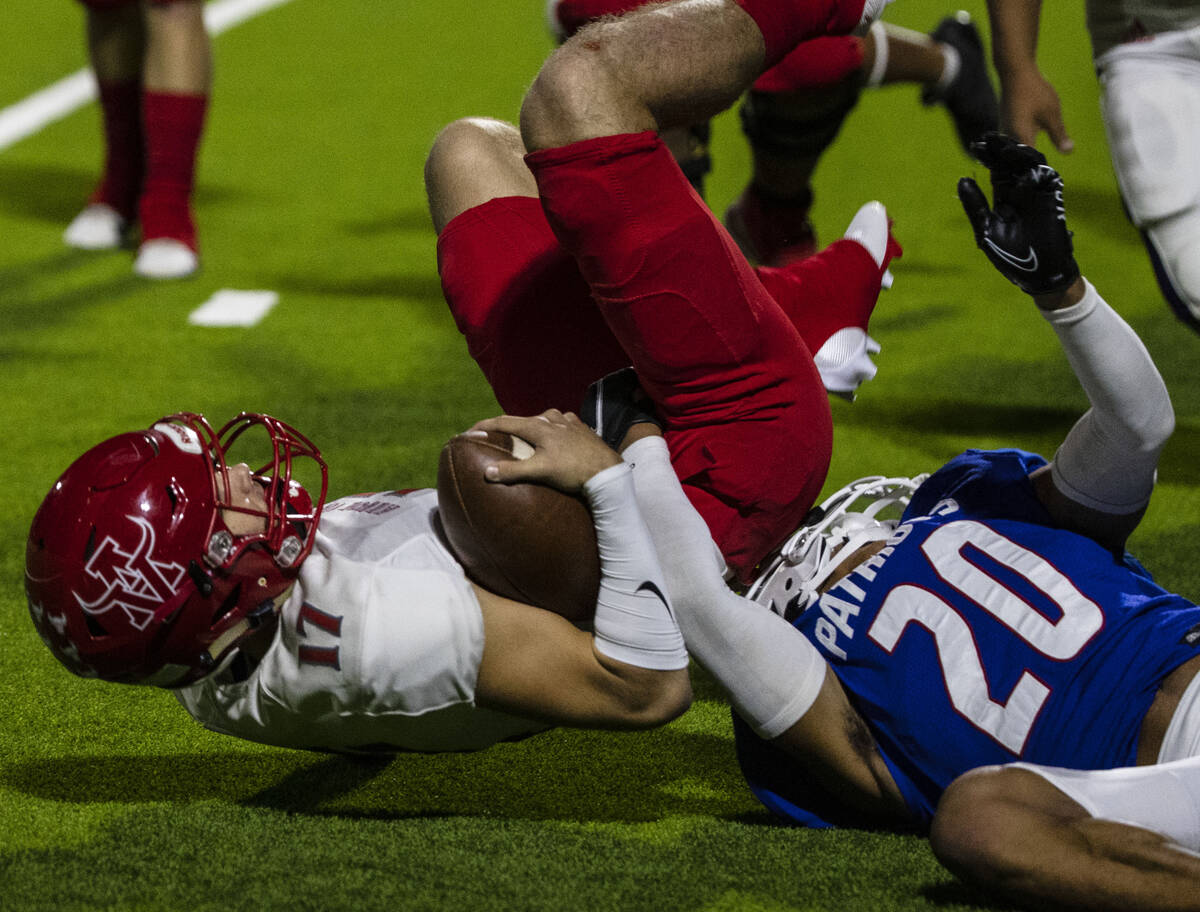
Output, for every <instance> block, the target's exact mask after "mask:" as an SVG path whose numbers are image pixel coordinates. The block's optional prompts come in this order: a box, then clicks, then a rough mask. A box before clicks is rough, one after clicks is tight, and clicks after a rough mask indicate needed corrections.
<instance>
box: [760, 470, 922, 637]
mask: <svg viewBox="0 0 1200 912" xmlns="http://www.w3.org/2000/svg"><path fill="white" fill-rule="evenodd" d="M927 477H928V476H927V475H920V476H917V477H916V478H886V477H884V476H882V475H871V476H868V477H866V478H860V479H858V480H857V481H853V482H851V483H850V484H848V485H846V486H845V487H844V488H842V489H841V490H839V491H837V492H835V493H834V494H832V495H830V496H829V497H828V498H826V499H825V500H824V501H823V502H822V503H821V505H820V506H819V507H814V508H813V509H812V511H810V513H809V515H808V517H806V518H805V522H804V525H802V526H801V527H800V528H799V529H798V530H797V531H796V532H794V533H793V534H792V536H791V537H790V538H788V540H787V541H785V542H784V544H783V546H782V547H781V548H780V549H779V552H778V554H777V555H776V556H775V558H774V559H773V560H771V561H770V562H769V563H768V564H767V568H766V570H765V571H764V572H763V573H762V574H761V575H760V576H759V577H758V578H757V579H756V580H755V582H754V583H753V584H752V585H751V587H750V589H749V591H748V592H747V593H746V596H747V598H749V599H751V600H752V601H755V602H758V603H760V604H763V605H767V606H768V607H770V608H771V610H772V611H774V612H776V613H777V614H781V615H783V616H784V617H786V618H787V619H788V620H793V619H795V618H796V617H798V616H799V615H800V614H801V613H803V612H804V610H805V609H806V608H808V607H809V606H810V605H812V604H813V603H814V602H816V601H817V599H818V598H819V597H820V593H821V588H822V586H823V585H825V584H826V582H827V581H828V580H829V579H830V577H831V576H832V575H833V573H834V572H835V571H836V570H837V569H838V567H839V566H841V564H842V562H843V561H845V560H846V559H847V558H849V557H850V556H851V555H852V554H853V553H854V552H855V551H857V550H858V549H859V548H861V547H862V546H863V545H866V544H869V543H871V542H878V541H887V540H888V539H889V538H890V537H891V535H892V533H893V532H894V531H895V529H896V526H897V525H898V524H899V520H900V516H901V515H902V514H903V512H904V508H905V507H906V506H908V502H909V500H910V499H911V498H912V495H913V492H914V491H916V489H917V487H919V486H920V484H921V482H922V481H924V480H925V479H926V478H927Z"/></svg>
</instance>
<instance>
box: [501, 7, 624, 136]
mask: <svg viewBox="0 0 1200 912" xmlns="http://www.w3.org/2000/svg"><path fill="white" fill-rule="evenodd" d="M605 27H606V23H603V22H601V23H592V24H591V25H589V26H588V27H586V28H585V29H583V30H582V31H580V32H579V33H578V34H576V35H575V37H573V38H572V39H571V40H570V41H568V42H567V43H566V44H564V45H562V47H560V48H559V49H558V50H557V51H555V52H554V53H553V54H552V55H551V56H550V58H549V59H548V60H547V61H546V62H545V63H544V64H543V65H542V68H541V70H540V71H539V72H538V75H537V78H536V79H535V80H534V82H533V85H532V86H530V87H529V91H528V92H527V93H526V94H525V99H524V101H523V102H522V104H521V135H522V136H523V137H524V139H525V145H526V146H527V147H528V148H529V149H530V150H531V151H532V150H535V149H548V148H554V147H557V146H565V145H568V144H569V143H572V142H575V141H577V140H579V139H583V138H586V137H588V136H590V135H600V134H601V133H603V132H625V131H623V130H615V129H612V130H601V131H597V130H595V129H594V126H595V125H594V124H593V123H592V119H593V118H594V117H595V114H596V112H597V111H602V112H604V113H605V116H613V115H615V114H616V112H617V111H618V110H619V106H618V105H616V104H615V103H614V102H613V101H612V99H614V98H615V97H616V96H617V95H618V94H619V93H618V92H617V87H619V85H620V82H619V79H618V74H616V73H614V72H613V71H612V66H611V63H610V61H609V60H608V55H607V54H606V53H605V47H606V35H605V32H604V29H605ZM606 126H608V125H607V124H606Z"/></svg>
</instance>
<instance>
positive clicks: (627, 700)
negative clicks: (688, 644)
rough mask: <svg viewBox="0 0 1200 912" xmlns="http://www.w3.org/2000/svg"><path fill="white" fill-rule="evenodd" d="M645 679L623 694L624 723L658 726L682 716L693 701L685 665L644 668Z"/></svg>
mask: <svg viewBox="0 0 1200 912" xmlns="http://www.w3.org/2000/svg"><path fill="white" fill-rule="evenodd" d="M639 677H641V678H642V679H643V680H642V681H641V682H639V683H638V684H637V685H635V686H632V687H628V688H625V689H624V692H623V693H622V695H621V698H620V699H621V710H620V715H621V727H622V728H627V729H631V730H635V731H640V730H644V729H648V728H658V727H659V726H660V725H666V724H667V723H668V722H670V721H672V720H673V719H677V718H679V717H680V716H681V715H683V714H684V713H685V712H687V710H688V707H689V706H691V705H692V685H691V682H690V681H689V680H688V673H687V669H686V668H681V669H678V670H675V671H648V670H647V671H645V672H644V675H641V676H639Z"/></svg>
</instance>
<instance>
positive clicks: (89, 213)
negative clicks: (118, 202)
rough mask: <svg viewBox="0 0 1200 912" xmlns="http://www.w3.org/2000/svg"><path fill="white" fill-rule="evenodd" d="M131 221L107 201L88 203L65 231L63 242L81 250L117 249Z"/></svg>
mask: <svg viewBox="0 0 1200 912" xmlns="http://www.w3.org/2000/svg"><path fill="white" fill-rule="evenodd" d="M128 227H129V223H128V222H126V221H125V219H124V218H123V217H122V216H121V214H120V213H119V212H117V210H116V209H114V208H113V207H112V206H109V205H108V204H106V203H88V205H86V206H84V207H83V211H82V212H80V213H79V215H77V216H75V218H74V219H72V221H71V224H69V225H68V226H67V230H66V231H64V232H63V243H64V244H66V245H67V246H68V247H76V248H78V249H80V250H115V249H117V248H118V247H120V246H121V242H122V241H123V240H124V239H125V230H126V229H127V228H128Z"/></svg>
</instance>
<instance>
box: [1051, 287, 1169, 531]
mask: <svg viewBox="0 0 1200 912" xmlns="http://www.w3.org/2000/svg"><path fill="white" fill-rule="evenodd" d="M1084 282H1085V285H1086V291H1085V293H1084V296H1083V298H1082V299H1081V300H1079V301H1078V302H1077V303H1075V304H1073V305H1071V306H1070V307H1066V308H1062V309H1060V310H1050V311H1042V316H1043V317H1045V319H1046V321H1047V322H1048V323H1050V325H1051V326H1053V327H1054V331H1055V333H1057V335H1058V338H1059V341H1060V343H1061V344H1062V347H1063V351H1064V352H1066V355H1067V360H1068V361H1070V363H1071V368H1072V369H1073V370H1074V371H1075V376H1076V377H1077V378H1078V379H1079V383H1080V385H1081V386H1082V387H1083V390H1084V392H1085V393H1086V394H1087V397H1088V401H1089V402H1091V405H1092V407H1091V408H1090V409H1089V410H1088V412H1087V413H1086V414H1085V415H1084V416H1083V417H1082V418H1081V419H1080V420H1079V421H1078V422H1077V423H1076V424H1075V426H1074V427H1073V428H1072V429H1071V431H1070V432H1069V433H1068V434H1067V437H1066V439H1065V440H1064V441H1063V444H1062V446H1061V447H1059V449H1058V452H1057V453H1056V454H1055V456H1054V463H1053V465H1052V467H1051V472H1052V474H1053V478H1054V485H1055V487H1057V488H1058V489H1059V490H1060V491H1061V492H1062V493H1063V494H1065V495H1066V496H1067V497H1069V498H1070V499H1071V500H1074V501H1076V502H1077V503H1080V504H1083V505H1084V506H1086V507H1090V508H1092V509H1094V510H1100V511H1103V512H1106V513H1113V514H1125V513H1133V512H1135V511H1137V510H1140V509H1141V508H1142V507H1144V506H1145V505H1146V503H1147V502H1148V501H1149V499H1150V492H1151V491H1152V490H1153V488H1154V477H1155V469H1156V467H1157V465H1158V455H1159V453H1160V452H1161V450H1162V447H1163V445H1164V444H1165V443H1166V442H1167V439H1168V438H1169V437H1170V436H1171V432H1172V430H1173V429H1174V427H1175V414H1174V411H1173V410H1172V408H1171V398H1170V396H1169V394H1168V393H1167V388H1166V385H1165V384H1164V383H1163V380H1162V377H1161V376H1160V375H1159V373H1158V369H1157V368H1156V367H1155V366H1154V361H1153V360H1152V359H1151V357H1150V353H1149V352H1147V351H1146V346H1145V345H1143V344H1142V340H1141V339H1139V338H1138V337H1137V334H1136V333H1134V331H1133V330H1132V329H1131V328H1130V327H1129V325H1128V324H1127V323H1126V322H1125V321H1124V320H1122V319H1121V317H1120V316H1119V315H1118V314H1117V312H1116V311H1114V310H1113V309H1112V308H1111V307H1109V306H1108V304H1107V303H1105V301H1104V299H1103V298H1101V297H1100V295H1099V294H1098V293H1097V292H1096V289H1095V288H1094V287H1092V284H1091V283H1090V282H1088V281H1087V280H1086V279H1085V280H1084Z"/></svg>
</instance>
